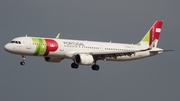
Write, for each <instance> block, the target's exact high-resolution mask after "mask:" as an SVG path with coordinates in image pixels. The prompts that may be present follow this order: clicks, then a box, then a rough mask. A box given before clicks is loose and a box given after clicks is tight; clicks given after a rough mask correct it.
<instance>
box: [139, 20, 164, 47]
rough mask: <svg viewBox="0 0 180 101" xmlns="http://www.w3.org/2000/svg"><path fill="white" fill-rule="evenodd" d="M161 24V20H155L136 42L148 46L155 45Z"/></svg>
mask: <svg viewBox="0 0 180 101" xmlns="http://www.w3.org/2000/svg"><path fill="white" fill-rule="evenodd" d="M162 25H163V21H162V20H157V21H156V22H155V23H154V24H153V26H152V27H151V28H150V29H149V31H148V32H147V33H146V35H145V36H144V37H143V39H142V40H141V41H140V42H139V43H138V44H139V45H142V46H144V47H149V48H153V47H157V44H158V40H159V36H160V33H161V29H162Z"/></svg>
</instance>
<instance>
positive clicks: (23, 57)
mask: <svg viewBox="0 0 180 101" xmlns="http://www.w3.org/2000/svg"><path fill="white" fill-rule="evenodd" d="M25 59H26V56H24V55H22V61H21V62H20V65H22V66H24V65H25Z"/></svg>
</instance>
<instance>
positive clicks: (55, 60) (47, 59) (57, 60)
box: [44, 57, 63, 63]
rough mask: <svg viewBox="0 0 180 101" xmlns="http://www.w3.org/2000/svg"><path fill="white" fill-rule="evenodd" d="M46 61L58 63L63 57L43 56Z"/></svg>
mask: <svg viewBox="0 0 180 101" xmlns="http://www.w3.org/2000/svg"><path fill="white" fill-rule="evenodd" d="M44 59H45V61H46V62H55V63H58V62H60V61H61V60H62V59H63V58H59V57H44Z"/></svg>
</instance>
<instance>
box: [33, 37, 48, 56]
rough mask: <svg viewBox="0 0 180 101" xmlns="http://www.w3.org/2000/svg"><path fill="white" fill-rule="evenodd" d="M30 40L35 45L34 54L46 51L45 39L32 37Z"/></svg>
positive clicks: (42, 53) (41, 53)
mask: <svg viewBox="0 0 180 101" xmlns="http://www.w3.org/2000/svg"><path fill="white" fill-rule="evenodd" d="M32 40H33V42H34V44H35V45H36V50H35V53H34V55H44V53H45V52H46V41H45V40H44V39H42V38H32Z"/></svg>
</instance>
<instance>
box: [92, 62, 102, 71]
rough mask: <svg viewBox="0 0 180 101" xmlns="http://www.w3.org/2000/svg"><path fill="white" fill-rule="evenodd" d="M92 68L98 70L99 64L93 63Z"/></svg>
mask: <svg viewBox="0 0 180 101" xmlns="http://www.w3.org/2000/svg"><path fill="white" fill-rule="evenodd" d="M91 68H92V70H95V71H98V70H99V68H100V67H99V65H96V64H94V65H92V67H91Z"/></svg>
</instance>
